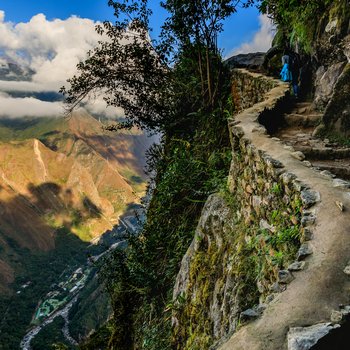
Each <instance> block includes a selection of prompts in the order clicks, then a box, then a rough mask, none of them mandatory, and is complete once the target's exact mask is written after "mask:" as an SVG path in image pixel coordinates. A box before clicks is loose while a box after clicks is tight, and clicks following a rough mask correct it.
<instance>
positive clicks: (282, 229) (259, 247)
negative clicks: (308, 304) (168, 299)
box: [173, 70, 319, 350]
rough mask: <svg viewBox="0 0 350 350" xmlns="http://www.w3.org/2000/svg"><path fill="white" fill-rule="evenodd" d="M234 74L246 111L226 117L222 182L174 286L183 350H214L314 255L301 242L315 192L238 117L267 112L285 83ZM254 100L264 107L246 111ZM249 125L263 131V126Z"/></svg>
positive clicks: (281, 95) (310, 219)
mask: <svg viewBox="0 0 350 350" xmlns="http://www.w3.org/2000/svg"><path fill="white" fill-rule="evenodd" d="M233 77H234V82H233V99H234V101H235V103H236V104H237V105H238V111H241V110H242V109H243V108H244V111H243V112H241V113H240V114H239V115H237V116H236V118H233V119H232V120H231V121H230V123H229V128H230V134H231V141H232V163H231V168H230V171H229V176H228V187H227V189H226V190H225V191H222V192H221V193H218V194H214V195H212V196H210V197H209V198H208V201H207V203H206V205H205V207H204V209H203V212H202V217H201V219H200V222H199V224H198V227H197V230H196V234H195V237H194V240H193V242H192V244H191V246H190V248H189V249H188V251H187V253H186V255H185V256H184V258H183V260H182V264H181V269H180V272H179V274H178V277H177V281H176V285H175V288H174V308H173V310H174V312H173V327H174V337H175V341H174V343H176V345H177V348H178V349H181V350H185V349H191V350H195V349H201V350H204V349H209V348H216V346H217V345H218V344H219V343H220V342H223V341H224V340H225V339H226V338H227V337H228V336H230V335H231V334H232V333H233V332H235V330H236V329H237V327H238V326H239V325H242V324H244V323H245V322H247V321H249V320H251V319H254V318H257V317H259V316H260V315H261V314H262V313H263V311H264V309H265V307H266V305H267V304H268V303H270V302H271V301H272V300H273V299H274V297H275V295H276V293H280V292H283V291H284V290H285V289H286V288H287V285H288V283H289V282H291V281H292V280H293V279H294V278H295V276H294V275H293V274H294V272H295V271H299V270H302V269H304V268H305V262H304V261H303V260H304V259H305V258H306V257H307V256H308V255H310V254H311V253H312V251H311V248H310V246H309V245H308V243H307V241H308V240H310V239H311V237H312V231H311V229H310V227H311V226H312V225H313V224H314V222H315V219H316V218H315V216H314V214H313V213H312V212H309V211H308V210H309V208H310V207H311V206H312V205H314V204H315V203H316V202H317V201H318V200H319V197H318V194H317V193H315V192H312V191H309V190H308V188H307V186H306V185H304V184H302V183H301V182H299V181H298V179H297V178H296V176H295V175H293V174H292V173H289V172H288V170H287V169H285V168H284V165H283V164H282V163H281V162H279V161H278V160H275V159H273V158H271V157H270V156H269V155H268V154H267V153H265V152H261V151H260V150H259V149H257V148H256V147H255V146H254V145H253V144H252V143H251V141H250V140H248V139H247V138H246V137H245V135H244V132H243V131H242V129H241V128H240V126H239V124H238V125H237V121H236V120H237V119H244V117H245V115H246V116H247V117H249V118H252V113H254V118H255V119H256V120H258V119H259V116H260V115H262V114H265V115H266V113H272V114H273V113H274V112H275V111H274V108H275V107H276V106H278V105H279V104H280V102H281V99H284V98H285V97H286V96H287V95H288V93H289V87H288V85H287V84H282V83H280V82H278V81H276V80H273V79H271V78H266V77H263V76H261V75H258V74H254V73H250V72H247V71H245V70H236V71H235V72H234V74H233ZM276 92H277V93H276ZM264 101H265V102H266V103H265V102H264ZM257 102H260V103H263V106H262V108H260V109H259V110H254V111H252V110H250V109H249V107H251V106H253V105H254V104H256V103H257ZM264 103H265V104H264ZM238 117H239V118H238ZM254 131H255V132H257V133H263V134H264V133H266V129H265V128H264V127H263V126H261V125H260V126H259V125H257V126H256V128H255V130H254ZM266 137H268V136H266Z"/></svg>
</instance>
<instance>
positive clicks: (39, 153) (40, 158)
mask: <svg viewBox="0 0 350 350" xmlns="http://www.w3.org/2000/svg"><path fill="white" fill-rule="evenodd" d="M34 154H35V156H36V159H37V160H38V162H39V164H40V166H41V168H42V170H43V181H46V179H47V178H48V174H47V170H46V166H45V163H44V161H43V158H42V156H41V152H40V149H39V141H38V140H37V139H34Z"/></svg>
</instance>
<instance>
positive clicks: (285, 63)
mask: <svg viewBox="0 0 350 350" xmlns="http://www.w3.org/2000/svg"><path fill="white" fill-rule="evenodd" d="M289 64H290V56H289V55H288V52H287V51H286V50H285V51H284V52H283V56H282V70H281V73H280V77H281V80H282V81H285V82H290V81H292V72H291V70H290V67H289Z"/></svg>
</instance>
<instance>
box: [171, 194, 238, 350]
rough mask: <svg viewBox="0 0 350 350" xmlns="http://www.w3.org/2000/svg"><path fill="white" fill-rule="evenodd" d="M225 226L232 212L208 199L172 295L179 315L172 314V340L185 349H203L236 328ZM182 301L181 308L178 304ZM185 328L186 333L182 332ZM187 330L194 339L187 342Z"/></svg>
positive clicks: (233, 279)
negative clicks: (175, 337) (184, 300)
mask: <svg viewBox="0 0 350 350" xmlns="http://www.w3.org/2000/svg"><path fill="white" fill-rule="evenodd" d="M226 223H227V224H226ZM229 223H232V210H231V209H230V208H229V207H228V205H227V204H226V203H225V200H224V199H223V198H222V197H221V196H219V195H212V196H210V197H209V199H208V200H207V202H206V204H205V207H204V209H203V212H202V216H201V219H200V222H199V224H198V227H197V230H196V234H195V238H194V240H193V242H192V244H191V246H190V248H189V249H188V251H187V253H186V255H185V256H184V258H183V260H182V263H181V269H180V272H179V275H178V277H177V280H176V285H175V288H174V293H173V297H174V300H175V301H176V302H178V303H179V308H180V310H181V311H178V312H176V313H175V315H174V317H173V325H174V330H175V336H177V337H179V338H182V337H183V338H185V339H186V341H187V346H188V347H186V348H188V349H191V346H195V345H197V346H198V345H201V346H203V348H207V346H208V345H210V343H208V341H210V340H211V342H212V341H213V340H215V339H216V340H217V339H220V338H222V337H223V336H225V335H227V334H230V333H232V332H233V331H234V330H235V328H236V323H237V320H238V311H239V310H238V300H237V298H238V288H237V281H236V276H235V274H234V273H233V271H232V261H231V259H232V251H231V249H230V248H229V243H230V242H231V243H233V238H232V237H231V238H230V231H231V230H232V228H230V224H229ZM182 298H185V299H186V302H185V304H182V303H181V302H180V300H181V299H182ZM189 323H190V324H191V325H189ZM185 325H188V326H189V329H184V327H185ZM190 328H192V330H191V332H192V333H193V335H196V337H195V338H191V335H190ZM182 340H184V339H182ZM183 344H186V342H184V343H183Z"/></svg>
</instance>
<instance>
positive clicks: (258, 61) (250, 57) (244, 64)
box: [225, 52, 265, 69]
mask: <svg viewBox="0 0 350 350" xmlns="http://www.w3.org/2000/svg"><path fill="white" fill-rule="evenodd" d="M264 59H265V52H255V53H247V54H239V55H236V56H232V57H230V58H228V59H227V60H226V61H225V62H226V63H227V64H228V65H229V67H230V68H248V69H259V68H260V67H261V66H262V65H263V63H264Z"/></svg>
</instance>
